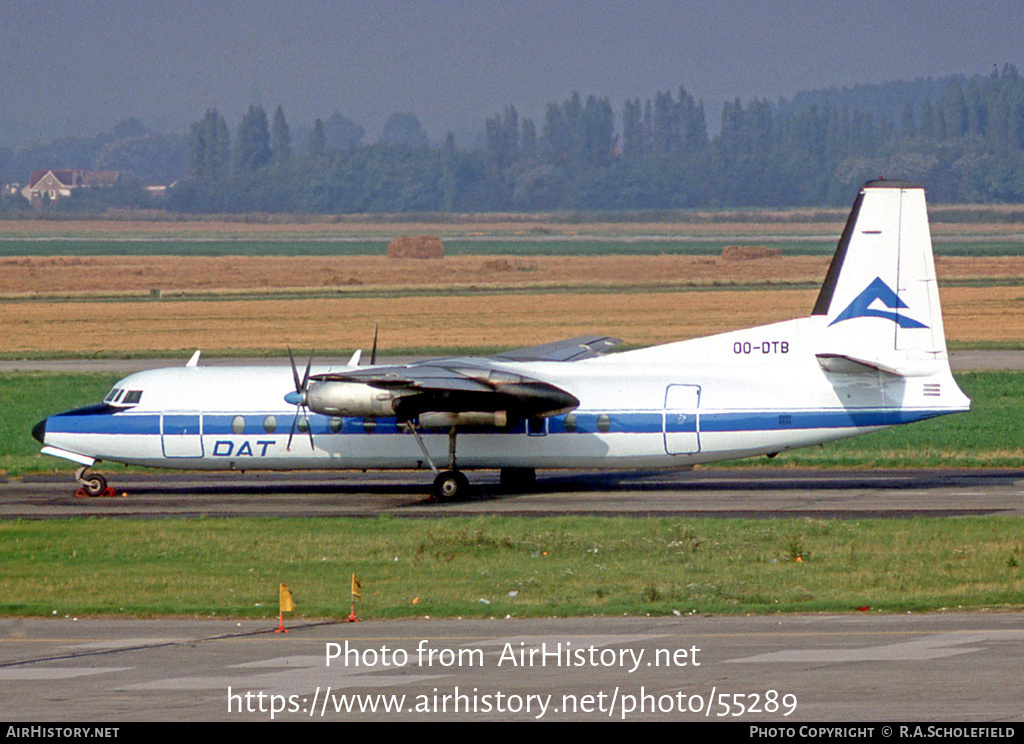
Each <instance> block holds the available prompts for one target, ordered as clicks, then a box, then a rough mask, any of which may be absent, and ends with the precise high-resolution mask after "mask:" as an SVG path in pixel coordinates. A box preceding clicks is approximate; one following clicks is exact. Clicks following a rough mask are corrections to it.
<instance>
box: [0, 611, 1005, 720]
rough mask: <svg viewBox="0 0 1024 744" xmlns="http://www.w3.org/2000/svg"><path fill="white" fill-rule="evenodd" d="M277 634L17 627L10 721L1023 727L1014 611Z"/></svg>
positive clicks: (129, 623) (5, 643) (309, 627)
mask: <svg viewBox="0 0 1024 744" xmlns="http://www.w3.org/2000/svg"><path fill="white" fill-rule="evenodd" d="M275 626H276V623H275V622H274V621H272V620H266V621H259V622H257V621H243V622H237V621H220V620H217V621H212V620H146V621H143V620H90V619H75V618H57V619H51V620H11V619H8V620H4V621H0V685H2V686H3V690H4V695H3V697H4V713H5V718H7V719H8V720H10V721H18V720H25V721H34V722H39V721H91V722H117V721H157V720H175V721H183V720H188V721H269V720H271V719H273V720H287V721H299V720H326V721H350V720H413V721H440V720H523V721H527V720H611V721H619V720H627V721H629V720H655V719H657V720H676V721H687V720H694V721H696V720H709V721H733V722H743V723H744V724H752V723H758V722H769V721H775V722H785V723H786V724H787V725H789V724H792V725H799V722H806V721H874V722H883V723H884V722H895V721H943V722H952V721H960V722H971V723H973V724H978V723H979V722H985V721H989V722H995V721H999V722H1004V723H1005V722H1020V721H1022V720H1024V709H1022V707H1021V705H1020V700H1021V691H1020V684H1019V680H1020V679H1021V677H1022V676H1024V616H1022V615H1021V614H1015V613H990V614H986V613H957V612H951V613H947V614H933V615H902V616H901V615H880V614H874V613H871V612H864V613H856V612H851V613H850V614H849V615H828V616H823V615H822V616H819V615H814V616H784V617H700V616H693V617H687V616H676V617H662V618H635V617H634V618H585V619H563V620H516V619H496V620H472V621H469V620H466V621H460V620H446V621H435V620H429V619H420V620H402V621H368V622H360V623H339V622H315V621H305V622H303V621H296V622H291V623H288V622H286V627H288V629H289V631H290V632H289V633H287V634H275V633H274V632H273V630H274V628H275ZM879 737H880V738H881V735H880V734H879Z"/></svg>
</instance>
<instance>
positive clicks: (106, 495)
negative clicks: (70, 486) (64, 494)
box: [75, 486, 117, 499]
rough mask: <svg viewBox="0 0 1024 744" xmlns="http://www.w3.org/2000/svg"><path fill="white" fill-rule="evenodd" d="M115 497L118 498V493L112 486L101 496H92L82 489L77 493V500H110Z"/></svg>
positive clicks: (105, 489)
mask: <svg viewBox="0 0 1024 744" xmlns="http://www.w3.org/2000/svg"><path fill="white" fill-rule="evenodd" d="M114 496H117V491H115V490H114V488H113V487H112V486H107V487H106V488H104V489H103V493H101V494H99V495H98V496H90V495H89V494H87V493H86V492H85V490H84V489H81V488H79V489H78V490H77V491H75V498H77V499H91V498H96V499H108V498H111V497H114Z"/></svg>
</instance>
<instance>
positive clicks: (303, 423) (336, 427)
mask: <svg viewBox="0 0 1024 744" xmlns="http://www.w3.org/2000/svg"><path fill="white" fill-rule="evenodd" d="M544 422H545V419H543V418H531V419H528V420H527V423H526V426H527V431H528V432H529V433H530V434H543V433H544ZM328 425H329V427H330V429H331V431H332V432H334V433H335V434H337V433H338V432H340V431H341V428H342V426H343V425H344V420H343V419H342V418H341V417H340V416H332V417H331V419H330V421H329V423H328ZM562 425H563V426H564V428H565V430H566V431H567V432H569V433H570V434H571V433H573V432H575V431H576V428H577V427H576V415H575V414H572V413H570V414H568V415H567V416H566V417H565V419H564V420H563V422H562ZM295 428H296V429H297V430H298V431H301V432H305V431H306V430H307V429H309V419H307V418H306V417H305V416H299V418H298V420H297V421H296V423H295ZM376 428H377V422H376V421H374V420H373V419H363V431H365V432H366V433H367V434H370V433H372V432H373V431H374V430H375V429H376ZM400 428H401V426H400ZM611 428H612V421H611V417H610V416H609V415H608V414H607V413H602V414H601V415H600V416H598V417H597V430H598V431H599V432H602V433H604V432H608V431H610V430H611ZM263 430H264V431H265V432H267V434H273V433H274V432H276V431H277V417H276V416H273V415H270V416H267V417H266V418H264V419H263ZM231 431H233V432H234V433H235V434H244V433H245V417H244V416H235V417H234V418H233V419H232V420H231Z"/></svg>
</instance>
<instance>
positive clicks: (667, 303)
mask: <svg viewBox="0 0 1024 744" xmlns="http://www.w3.org/2000/svg"><path fill="white" fill-rule="evenodd" d="M828 261H829V259H828V258H826V257H820V256H811V257H806V256H802V257H783V258H775V259H756V260H747V261H725V260H722V259H720V258H712V257H693V256H641V257H636V256H604V257H531V258H513V257H486V256H470V257H448V258H444V259H437V260H395V259H388V258H385V257H336V258H317V257H300V258H294V257H291V258H283V257H282V258H277V257H262V258H250V257H220V258H211V257H144V258H135V257H123V256H97V257H81V258H78V257H47V258H26V257H18V258H4V259H0V312H2V314H3V315H2V317H3V319H4V322H3V323H2V324H0V350H2V351H3V353H5V354H6V355H8V356H11V355H21V354H25V355H33V356H36V355H47V354H59V355H65V354H71V355H87V356H88V355H93V354H103V355H119V354H131V353H137V352H156V353H166V352H184V351H187V350H190V349H194V348H202V349H204V350H206V351H207V352H213V353H216V352H218V351H221V352H223V351H234V352H240V353H246V352H253V353H259V352H267V351H270V352H273V351H283V349H284V348H285V347H286V346H288V345H291V346H292V347H293V348H296V349H317V350H318V351H319V352H320V353H325V354H329V353H337V354H344V353H347V352H349V351H351V350H352V349H354V348H360V347H362V348H366V347H368V346H369V345H370V343H371V342H372V337H373V329H374V327H375V326H376V325H377V324H379V325H380V331H381V345H382V348H386V349H387V350H388V351H389V352H391V353H394V352H400V351H402V350H409V349H428V348H430V349H453V348H460V347H461V348H494V347H501V348H510V347H515V346H523V345H530V344H536V343H542V342H545V341H552V340H555V339H559V338H567V337H571V336H575V335H580V334H583V333H593V332H597V333H606V334H609V335H612V336H617V337H619V338H622V339H623V340H625V341H626V342H627V343H628V344H631V345H647V344H654V343H661V342H666V341H671V340H678V339H683V338H691V337H695V336H702V335H707V334H710V333H717V332H722V331H727V330H732V329H736V328H744V327H749V326H753V325H760V324H763V323H769V322H773V321H778V320H785V319H789V318H794V317H800V316H802V315H805V314H806V313H807V312H809V310H810V308H811V306H812V305H813V303H814V298H815V296H816V293H817V289H816V287H817V285H818V284H819V283H820V282H821V280H822V278H823V276H824V274H825V271H826V269H827V266H828ZM938 272H939V277H940V283H942V282H945V283H952V284H953V286H946V287H944V288H943V290H942V301H943V310H944V315H945V324H946V335H947V338H949V339H950V340H951V341H955V342H961V343H964V344H978V343H982V344H1001V345H1010V346H1021V345H1024V287H1021V286H1016V285H1015V284H1016V282H1017V281H1018V280H1019V278H1020V277H1022V276H1024V258H1019V257H1001V258H955V257H943V258H941V259H939V261H938ZM965 280H984V281H986V282H990V283H991V286H989V285H985V286H956V284H957V283H962V282H963V281H965ZM730 285H739V286H740V287H741V288H736V287H735V286H733V288H730ZM772 285H776V286H775V287H773V286H772ZM794 285H797V286H794ZM799 285H806V287H807V288H802V287H800V286H799ZM154 288H159V289H161V290H162V291H163V293H164V297H165V299H164V300H162V301H156V300H149V299H148V297H149V292H150V290H151V289H154ZM289 289H291V290H296V296H290V297H288V298H280V297H277V298H268V299H264V298H262V297H261V296H262V295H264V294H270V295H272V294H274V293H277V292H279V291H281V290H289ZM702 289H707V290H709V291H699V290H702ZM314 291H315V292H317V294H316V296H313V295H312V292H314ZM304 294H309V296H306V297H304V296H303V295H304ZM126 296H127V297H129V298H131V297H132V296H137V297H138V298H137V299H128V300H127V301H126V300H125V298H126ZM112 297H116V298H117V299H111V298H112Z"/></svg>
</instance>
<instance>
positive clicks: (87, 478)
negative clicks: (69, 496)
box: [75, 465, 117, 498]
mask: <svg viewBox="0 0 1024 744" xmlns="http://www.w3.org/2000/svg"><path fill="white" fill-rule="evenodd" d="M86 473H89V466H88V465H86V466H83V467H80V468H79V469H78V471H77V472H76V473H75V480H76V481H78V484H79V485H80V486H81V488H79V489H78V491H77V492H76V493H75V496H78V497H80V498H84V497H89V498H95V497H97V496H117V492H116V491H115V490H114V489H113V488H111V487H110V486H108V485H107V479H106V478H104V477H103V476H102V475H100V474H99V473H89V474H88V475H86Z"/></svg>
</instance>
